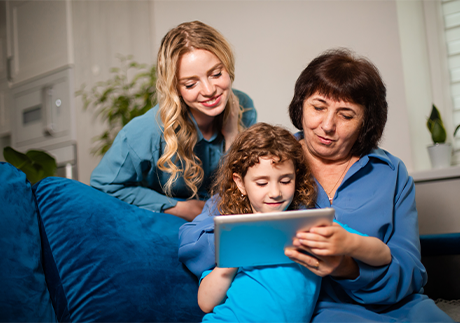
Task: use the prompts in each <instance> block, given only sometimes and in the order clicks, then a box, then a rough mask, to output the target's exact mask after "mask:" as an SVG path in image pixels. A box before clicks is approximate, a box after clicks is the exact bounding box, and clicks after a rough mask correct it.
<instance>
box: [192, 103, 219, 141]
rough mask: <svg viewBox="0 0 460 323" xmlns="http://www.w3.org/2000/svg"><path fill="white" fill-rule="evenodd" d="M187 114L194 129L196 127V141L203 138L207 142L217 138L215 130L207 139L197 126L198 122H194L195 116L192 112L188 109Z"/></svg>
mask: <svg viewBox="0 0 460 323" xmlns="http://www.w3.org/2000/svg"><path fill="white" fill-rule="evenodd" d="M188 115H189V117H190V119H191V120H192V121H193V124H194V125H195V129H196V132H197V135H198V140H197V142H200V141H201V140H204V141H207V142H212V141H213V140H215V139H216V138H217V131H216V132H214V133H213V135H212V137H211V138H209V139H206V138H204V137H203V134H202V133H201V130H200V128H199V127H198V124H197V123H196V120H195V117H194V116H193V114H192V113H191V112H190V111H189V113H188Z"/></svg>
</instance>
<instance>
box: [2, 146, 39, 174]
mask: <svg viewBox="0 0 460 323" xmlns="http://www.w3.org/2000/svg"><path fill="white" fill-rule="evenodd" d="M3 157H4V158H5V160H6V161H7V162H8V163H10V164H11V165H13V166H14V167H16V168H17V169H21V167H23V166H24V165H25V164H28V163H30V164H32V162H31V160H30V158H29V157H27V155H26V154H23V153H20V152H19V151H17V150H15V149H13V148H11V147H9V146H8V147H5V148H3Z"/></svg>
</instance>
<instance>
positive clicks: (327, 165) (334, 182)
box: [302, 144, 359, 204]
mask: <svg viewBox="0 0 460 323" xmlns="http://www.w3.org/2000/svg"><path fill="white" fill-rule="evenodd" d="M302 146H303V147H304V151H305V155H306V157H307V161H308V163H309V166H310V169H311V172H312V174H313V176H314V177H315V178H316V180H317V181H318V182H319V184H320V185H321V186H322V188H323V189H324V191H325V192H326V194H327V195H328V197H329V201H330V203H331V204H332V200H333V197H334V195H335V192H336V190H337V188H338V187H339V186H340V185H341V183H342V181H343V179H344V178H345V176H346V173H347V171H348V169H349V168H350V167H351V166H352V165H353V164H354V163H355V162H356V161H358V160H359V157H356V156H352V155H351V154H348V155H346V156H345V157H343V158H336V159H333V158H322V157H321V156H317V155H314V154H312V153H311V152H310V151H309V150H308V149H307V147H306V145H305V144H302Z"/></svg>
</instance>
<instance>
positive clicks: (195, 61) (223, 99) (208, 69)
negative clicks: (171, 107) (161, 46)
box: [177, 49, 232, 126]
mask: <svg viewBox="0 0 460 323" xmlns="http://www.w3.org/2000/svg"><path fill="white" fill-rule="evenodd" d="M177 74H178V75H177V78H178V90H179V93H180V95H181V96H182V99H183V100H184V102H185V104H187V106H188V107H190V109H191V113H192V114H193V117H194V118H195V120H196V121H197V123H198V125H204V126H206V124H209V123H211V122H212V121H213V120H214V117H216V116H218V115H219V114H221V113H222V112H223V111H224V109H225V105H226V104H227V101H228V98H229V95H230V91H231V85H232V82H231V79H230V76H229V74H228V72H227V70H226V69H225V67H224V65H223V64H222V62H221V61H220V60H219V59H218V58H217V56H216V55H214V54H213V53H211V52H209V51H207V50H203V49H194V50H192V51H191V52H188V53H186V54H184V55H182V57H181V58H180V59H179V62H178V73H177Z"/></svg>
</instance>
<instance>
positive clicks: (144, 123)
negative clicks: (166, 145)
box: [123, 105, 161, 140]
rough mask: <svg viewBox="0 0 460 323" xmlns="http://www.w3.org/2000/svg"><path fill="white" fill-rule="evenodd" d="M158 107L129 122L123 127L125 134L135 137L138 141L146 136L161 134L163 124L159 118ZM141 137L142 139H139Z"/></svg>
mask: <svg viewBox="0 0 460 323" xmlns="http://www.w3.org/2000/svg"><path fill="white" fill-rule="evenodd" d="M158 109H159V107H158V105H156V106H155V107H153V108H152V109H150V110H149V111H147V112H146V113H144V114H143V115H141V116H138V117H136V118H134V119H133V120H131V121H130V122H128V124H126V126H124V127H123V132H124V133H125V136H127V137H133V138H136V139H137V140H138V139H139V138H143V137H145V136H146V135H157V134H161V123H160V118H159V116H158ZM139 136H140V137H139Z"/></svg>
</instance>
